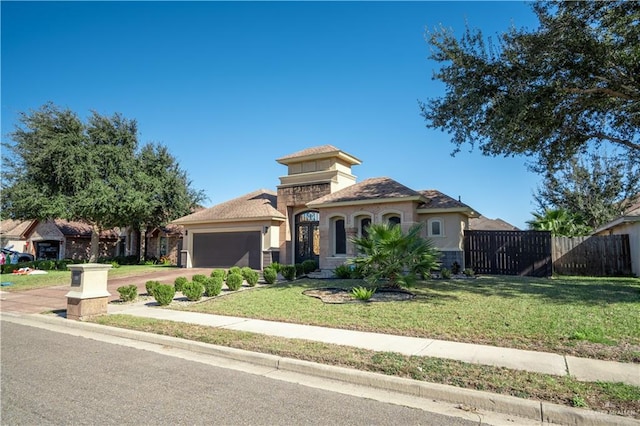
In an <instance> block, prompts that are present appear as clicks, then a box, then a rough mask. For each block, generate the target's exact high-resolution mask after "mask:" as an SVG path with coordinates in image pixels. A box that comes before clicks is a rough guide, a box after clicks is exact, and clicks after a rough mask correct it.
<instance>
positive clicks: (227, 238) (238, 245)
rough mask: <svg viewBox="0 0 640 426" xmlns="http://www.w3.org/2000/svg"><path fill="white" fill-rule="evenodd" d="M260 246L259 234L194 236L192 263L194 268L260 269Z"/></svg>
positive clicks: (227, 233) (219, 233)
mask: <svg viewBox="0 0 640 426" xmlns="http://www.w3.org/2000/svg"><path fill="white" fill-rule="evenodd" d="M260 245H261V238H260V232H217V233H206V234H194V235H193V253H192V263H193V266H194V267H196V268H207V267H210V268H229V267H231V266H240V267H243V266H248V267H250V268H252V269H260V266H261V263H260V257H261V255H262V250H261V249H260V247H261V246H260Z"/></svg>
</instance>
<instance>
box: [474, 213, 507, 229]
mask: <svg viewBox="0 0 640 426" xmlns="http://www.w3.org/2000/svg"><path fill="white" fill-rule="evenodd" d="M469 229H470V230H472V231H519V229H518V227H516V226H513V225H512V224H510V223H508V222H505V221H504V220H502V219H499V218H498V219H489V218H488V217H484V216H480V217H476V218H471V219H469Z"/></svg>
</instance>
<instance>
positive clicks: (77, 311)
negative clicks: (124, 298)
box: [67, 263, 111, 320]
mask: <svg viewBox="0 0 640 426" xmlns="http://www.w3.org/2000/svg"><path fill="white" fill-rule="evenodd" d="M110 268H111V265H103V264H98V263H84V264H79V265H69V269H70V270H71V291H69V292H68V293H67V318H68V319H75V320H82V319H84V318H87V317H91V316H95V315H102V314H106V313H107V304H108V303H109V296H111V294H110V293H109V292H108V291H107V278H108V275H109V269H110Z"/></svg>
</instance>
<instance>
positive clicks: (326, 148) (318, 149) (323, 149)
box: [276, 145, 340, 161]
mask: <svg viewBox="0 0 640 426" xmlns="http://www.w3.org/2000/svg"><path fill="white" fill-rule="evenodd" d="M332 152H340V150H339V149H338V148H336V147H335V146H333V145H322V146H314V147H311V148H307V149H303V150H302V151H298V152H294V153H293V154H289V155H285V156H284V157H280V158H278V159H277V160H276V161H281V160H289V159H291V158H298V157H308V156H310V155H316V154H328V153H332Z"/></svg>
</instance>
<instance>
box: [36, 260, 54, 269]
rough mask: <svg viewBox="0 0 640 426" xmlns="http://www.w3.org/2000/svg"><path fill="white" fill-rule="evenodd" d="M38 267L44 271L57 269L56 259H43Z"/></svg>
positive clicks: (38, 263)
mask: <svg viewBox="0 0 640 426" xmlns="http://www.w3.org/2000/svg"><path fill="white" fill-rule="evenodd" d="M36 266H37V268H38V269H42V270H43V271H51V270H54V269H56V261H55V260H41V261H39V262H37V265H36Z"/></svg>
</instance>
